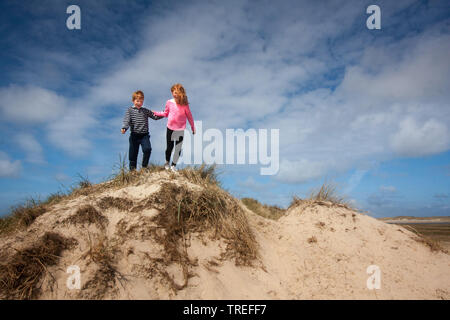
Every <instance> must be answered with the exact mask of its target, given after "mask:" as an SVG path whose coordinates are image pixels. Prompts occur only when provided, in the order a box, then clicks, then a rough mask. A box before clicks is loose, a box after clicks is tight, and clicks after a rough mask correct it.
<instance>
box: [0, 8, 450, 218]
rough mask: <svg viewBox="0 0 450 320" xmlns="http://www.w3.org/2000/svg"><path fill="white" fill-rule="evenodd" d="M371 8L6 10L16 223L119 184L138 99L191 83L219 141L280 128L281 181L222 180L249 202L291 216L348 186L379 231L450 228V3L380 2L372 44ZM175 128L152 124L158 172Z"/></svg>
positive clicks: (4, 105) (157, 98)
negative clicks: (393, 225)
mask: <svg viewBox="0 0 450 320" xmlns="http://www.w3.org/2000/svg"><path fill="white" fill-rule="evenodd" d="M72 4H77V5H78V6H79V7H80V9H81V30H69V29H68V28H67V27H66V20H67V18H68V17H69V14H67V13H66V9H67V7H68V6H69V5H72ZM371 4H373V2H372V1H361V0H358V1H348V0H345V1H344V0H342V1H337V0H334V1H299V0H296V1H160V2H159V1H155V2H149V1H148V2H146V1H112V0H110V1H106V0H105V1H87V0H84V1H82V0H80V1H78V0H76V1H61V0H54V1H45V0H44V1H42V0H41V1H31V0H26V1H13V0H11V1H9V0H3V1H2V2H1V4H0V18H1V20H0V21H1V22H0V32H1V38H0V44H1V48H2V50H1V51H0V71H1V75H2V76H1V77H0V122H1V126H0V137H1V138H0V190H1V195H0V213H7V212H8V211H9V208H10V207H11V206H12V205H15V204H18V203H20V202H22V201H25V200H26V199H27V198H29V197H33V198H40V199H45V197H46V196H48V195H49V194H50V193H53V192H57V191H65V190H67V189H68V188H69V187H70V186H72V185H74V184H75V183H76V182H77V177H78V176H79V175H81V176H83V177H88V178H89V180H91V181H93V182H99V181H102V180H104V179H106V178H107V177H108V176H110V175H111V174H112V173H113V172H114V170H115V168H116V166H117V164H118V162H119V157H120V156H123V155H124V154H125V153H126V152H127V148H128V134H126V135H122V134H120V127H121V123H122V118H123V115H124V112H125V110H126V108H127V107H128V106H130V104H131V101H130V98H131V93H132V92H133V91H135V90H137V89H141V90H143V91H144V93H145V102H144V105H145V106H147V107H148V108H150V109H152V110H162V109H163V107H164V103H165V101H166V100H167V99H169V98H171V96H170V87H171V85H172V84H174V83H176V82H180V83H182V84H183V85H184V86H185V88H186V90H187V93H188V97H189V101H190V107H191V110H192V113H193V115H194V118H195V120H196V121H201V123H202V128H203V131H206V130H208V129H218V130H219V131H220V132H223V133H225V130H226V129H238V128H242V129H244V130H248V129H252V128H254V129H268V130H269V132H270V129H279V171H278V173H277V174H276V175H270V176H262V175H261V174H260V168H261V165H260V164H256V165H251V164H247V165H237V164H228V165H222V166H220V170H221V172H222V176H221V177H222V181H223V186H224V187H225V188H226V189H227V190H228V191H229V192H231V193H232V194H234V195H235V196H238V197H247V196H249V197H254V198H256V199H258V200H260V201H262V202H264V203H268V204H275V205H279V206H287V205H288V204H289V202H290V200H291V199H292V196H293V195H297V196H299V197H301V198H302V197H306V196H307V195H308V194H309V192H310V191H311V190H312V189H314V188H317V187H319V186H320V185H321V184H322V183H323V182H324V181H334V182H335V183H336V184H337V185H338V187H339V190H340V192H341V194H342V195H344V196H346V197H347V198H348V199H349V200H350V201H351V202H352V203H353V204H354V205H355V206H356V207H358V208H360V209H361V210H365V211H367V212H368V213H369V214H371V215H372V216H375V217H383V216H394V215H416V216H432V215H450V106H449V101H450V59H449V53H450V4H449V3H448V1H446V0H442V1H439V0H433V1H410V0H399V1H377V2H376V4H377V5H379V7H380V9H381V29H380V30H369V29H368V28H367V26H366V20H367V18H368V17H369V15H370V14H367V13H366V9H367V7H368V6H369V5H371ZM166 124H167V120H165V119H163V120H159V121H153V120H150V134H151V143H152V147H153V151H152V155H151V159H150V161H151V162H154V163H160V164H161V163H163V162H164V149H165V127H166ZM188 128H189V126H188ZM186 133H187V134H190V130H188V131H187V132H186ZM199 133H200V134H201V132H199ZM200 137H202V136H201V135H200ZM203 138H204V137H203ZM207 144H208V143H206V142H204V144H203V147H205V145H207ZM244 151H245V152H247V153H248V151H249V150H247V149H246V150H244Z"/></svg>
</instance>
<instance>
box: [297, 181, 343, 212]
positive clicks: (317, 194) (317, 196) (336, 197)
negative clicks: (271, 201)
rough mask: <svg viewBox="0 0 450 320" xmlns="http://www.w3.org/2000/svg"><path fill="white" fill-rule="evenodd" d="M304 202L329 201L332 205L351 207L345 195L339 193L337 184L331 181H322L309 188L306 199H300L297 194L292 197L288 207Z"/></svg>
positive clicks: (319, 202) (321, 202)
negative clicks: (316, 185)
mask: <svg viewBox="0 0 450 320" xmlns="http://www.w3.org/2000/svg"><path fill="white" fill-rule="evenodd" d="M305 203H306V204H314V203H318V204H326V203H331V204H332V205H339V206H343V207H346V208H349V209H350V208H351V206H350V203H349V202H348V200H347V199H346V197H344V196H341V195H340V194H339V192H338V187H337V185H336V184H335V183H331V182H324V183H323V184H322V186H321V187H320V188H318V189H313V190H311V191H310V193H309V197H308V198H307V199H301V198H299V197H297V196H294V197H293V198H292V201H291V204H290V205H289V208H293V207H297V206H300V205H302V204H305Z"/></svg>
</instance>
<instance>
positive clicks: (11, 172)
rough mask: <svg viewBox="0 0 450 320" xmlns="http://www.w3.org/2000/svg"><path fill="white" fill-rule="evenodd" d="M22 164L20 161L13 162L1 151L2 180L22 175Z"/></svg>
mask: <svg viewBox="0 0 450 320" xmlns="http://www.w3.org/2000/svg"><path fill="white" fill-rule="evenodd" d="M20 170H21V164H20V161H19V160H16V161H11V160H10V158H9V156H8V155H7V154H6V153H4V152H2V151H0V178H9V177H17V176H19V174H20Z"/></svg>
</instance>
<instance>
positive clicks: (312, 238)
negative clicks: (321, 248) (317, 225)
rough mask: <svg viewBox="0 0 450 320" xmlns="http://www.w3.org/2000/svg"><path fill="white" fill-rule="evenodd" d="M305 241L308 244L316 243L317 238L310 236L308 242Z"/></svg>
mask: <svg viewBox="0 0 450 320" xmlns="http://www.w3.org/2000/svg"><path fill="white" fill-rule="evenodd" d="M306 241H308V243H317V238H316V237H315V236H312V237H310V238H308V240H306Z"/></svg>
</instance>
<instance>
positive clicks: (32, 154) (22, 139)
mask: <svg viewBox="0 0 450 320" xmlns="http://www.w3.org/2000/svg"><path fill="white" fill-rule="evenodd" d="M14 138H15V141H16V143H17V145H18V146H19V147H20V148H22V150H23V151H25V153H26V155H27V161H29V162H32V163H37V164H43V163H45V162H46V161H45V159H44V154H43V150H42V146H41V145H40V143H39V142H38V141H37V140H36V139H35V138H34V137H33V136H32V135H31V134H28V133H19V134H18V135H17V136H15V137H14Z"/></svg>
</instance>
